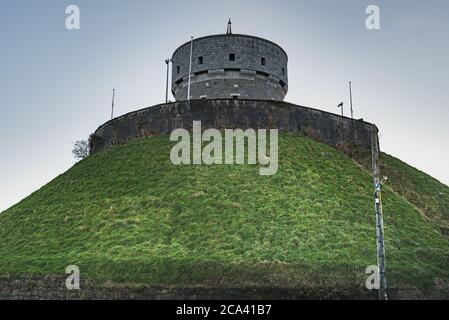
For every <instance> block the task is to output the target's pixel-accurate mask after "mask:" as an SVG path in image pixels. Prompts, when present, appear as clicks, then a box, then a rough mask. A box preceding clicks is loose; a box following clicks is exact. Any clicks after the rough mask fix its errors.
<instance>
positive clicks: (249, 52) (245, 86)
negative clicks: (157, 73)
mask: <svg viewBox="0 0 449 320" xmlns="http://www.w3.org/2000/svg"><path fill="white" fill-rule="evenodd" d="M191 52H192V54H190V53H191ZM190 57H192V58H191V59H190ZM190 60H191V68H192V71H191V74H190V99H214V98H225V99H230V98H232V99H255V100H257V99H260V100H277V101H283V100H284V97H285V95H286V94H287V90H288V77H287V61H288V57H287V53H286V52H285V51H284V50H283V49H282V48H281V47H280V46H278V45H277V44H275V43H273V42H271V41H268V40H265V39H262V38H258V37H254V36H249V35H243V34H233V33H232V32H231V24H230V22H229V23H228V31H227V33H226V34H218V35H211V36H206V37H201V38H197V39H194V40H192V41H189V42H187V43H185V44H183V45H182V46H180V47H179V48H178V49H176V51H175V52H174V53H173V57H172V62H173V68H172V93H173V96H174V97H175V99H176V101H183V100H188V97H187V94H188V90H189V89H188V86H189V70H190Z"/></svg>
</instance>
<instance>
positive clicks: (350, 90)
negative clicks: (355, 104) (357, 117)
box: [349, 81, 354, 119]
mask: <svg viewBox="0 0 449 320" xmlns="http://www.w3.org/2000/svg"><path fill="white" fill-rule="evenodd" d="M349 97H350V99H351V119H354V111H353V110H352V84H351V81H349Z"/></svg>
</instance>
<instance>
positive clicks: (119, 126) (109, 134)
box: [91, 99, 377, 153]
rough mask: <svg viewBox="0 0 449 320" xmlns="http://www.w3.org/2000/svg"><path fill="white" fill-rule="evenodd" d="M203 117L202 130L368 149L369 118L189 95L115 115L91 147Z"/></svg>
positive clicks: (283, 104) (99, 147)
mask: <svg viewBox="0 0 449 320" xmlns="http://www.w3.org/2000/svg"><path fill="white" fill-rule="evenodd" d="M193 121H201V122H202V129H203V130H205V129H209V128H217V129H244V130H245V129H248V128H253V129H263V128H266V129H279V131H280V132H288V133H302V134H305V135H309V136H311V137H313V138H315V139H317V140H318V141H320V142H323V143H326V144H329V145H331V146H334V147H337V148H340V149H342V150H343V151H345V152H348V150H350V149H351V147H352V146H357V147H361V148H366V149H370V148H371V131H372V130H375V131H376V132H377V128H376V126H375V125H373V124H371V123H367V122H364V121H362V120H354V119H350V118H346V117H341V116H338V115H336V114H332V113H328V112H325V111H320V110H316V109H311V108H306V107H301V106H297V105H294V104H290V103H286V102H280V101H268V100H232V99H215V100H191V101H181V102H175V103H169V104H161V105H156V106H153V107H149V108H146V109H142V110H138V111H134V112H131V113H128V114H126V115H123V116H121V117H118V118H116V119H113V120H111V121H109V122H107V123H105V124H104V125H102V126H101V127H99V128H98V130H97V131H96V132H95V133H94V135H93V136H92V141H91V152H92V153H97V152H99V151H102V150H104V149H106V148H110V147H113V146H117V145H121V144H124V143H127V142H129V141H132V140H134V139H136V138H141V137H150V136H154V135H161V134H167V135H168V134H170V133H171V132H172V131H173V130H174V129H176V128H185V129H191V127H192V123H193Z"/></svg>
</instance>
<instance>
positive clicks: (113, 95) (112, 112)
mask: <svg viewBox="0 0 449 320" xmlns="http://www.w3.org/2000/svg"><path fill="white" fill-rule="evenodd" d="M114 99H115V89H112V109H111V119H113V118H114Z"/></svg>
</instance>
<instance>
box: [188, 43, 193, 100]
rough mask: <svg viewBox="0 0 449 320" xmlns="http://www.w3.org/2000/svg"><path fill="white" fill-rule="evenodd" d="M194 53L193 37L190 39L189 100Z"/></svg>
mask: <svg viewBox="0 0 449 320" xmlns="http://www.w3.org/2000/svg"><path fill="white" fill-rule="evenodd" d="M192 54H193V37H191V39H190V64H189V84H188V86H187V100H190V78H191V76H192Z"/></svg>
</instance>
